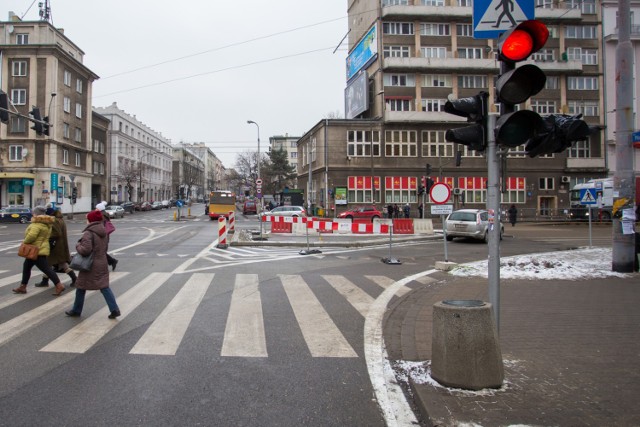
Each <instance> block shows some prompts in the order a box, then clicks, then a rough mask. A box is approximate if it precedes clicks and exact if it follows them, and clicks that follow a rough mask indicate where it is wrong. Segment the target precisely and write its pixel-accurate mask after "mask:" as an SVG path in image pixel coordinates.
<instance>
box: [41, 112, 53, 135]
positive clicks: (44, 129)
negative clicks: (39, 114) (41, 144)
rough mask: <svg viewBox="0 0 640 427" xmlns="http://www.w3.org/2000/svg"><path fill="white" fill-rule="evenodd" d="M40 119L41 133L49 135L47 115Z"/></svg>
mask: <svg viewBox="0 0 640 427" xmlns="http://www.w3.org/2000/svg"><path fill="white" fill-rule="evenodd" d="M42 121H43V122H44V123H43V124H42V133H43V134H44V135H46V136H49V127H50V126H51V125H49V116H46V117H43V118H42Z"/></svg>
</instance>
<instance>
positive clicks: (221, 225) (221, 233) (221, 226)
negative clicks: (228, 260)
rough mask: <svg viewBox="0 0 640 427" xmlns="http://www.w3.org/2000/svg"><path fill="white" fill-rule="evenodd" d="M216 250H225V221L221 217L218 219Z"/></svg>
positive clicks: (226, 246)
mask: <svg viewBox="0 0 640 427" xmlns="http://www.w3.org/2000/svg"><path fill="white" fill-rule="evenodd" d="M216 247H217V248H220V249H227V248H228V247H229V245H227V220H226V219H224V217H223V216H221V217H220V218H218V244H217V245H216Z"/></svg>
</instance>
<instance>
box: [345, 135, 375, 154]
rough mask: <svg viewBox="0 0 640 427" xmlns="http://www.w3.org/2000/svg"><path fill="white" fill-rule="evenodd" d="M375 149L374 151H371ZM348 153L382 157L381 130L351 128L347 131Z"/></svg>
mask: <svg viewBox="0 0 640 427" xmlns="http://www.w3.org/2000/svg"><path fill="white" fill-rule="evenodd" d="M371 150H373V152H372V151H371ZM372 153H373V154H372ZM347 155H349V156H353V157H371V156H374V157H380V131H377V130H373V131H372V130H350V131H348V132H347Z"/></svg>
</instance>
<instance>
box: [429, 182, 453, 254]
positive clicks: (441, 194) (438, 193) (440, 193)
mask: <svg viewBox="0 0 640 427" xmlns="http://www.w3.org/2000/svg"><path fill="white" fill-rule="evenodd" d="M429 197H430V198H431V201H432V202H433V203H434V204H435V205H436V206H431V213H432V214H433V213H434V209H435V211H436V212H439V213H440V222H441V223H442V234H443V236H444V238H443V239H442V240H443V241H444V262H449V253H448V252H447V217H446V215H445V212H446V211H447V210H448V208H445V207H444V206H449V207H451V208H452V210H453V206H452V205H445V203H447V202H448V201H449V199H450V198H451V187H449V186H448V185H447V184H445V183H444V182H437V183H435V184H433V186H432V187H431V190H430V191H429ZM448 213H451V212H448Z"/></svg>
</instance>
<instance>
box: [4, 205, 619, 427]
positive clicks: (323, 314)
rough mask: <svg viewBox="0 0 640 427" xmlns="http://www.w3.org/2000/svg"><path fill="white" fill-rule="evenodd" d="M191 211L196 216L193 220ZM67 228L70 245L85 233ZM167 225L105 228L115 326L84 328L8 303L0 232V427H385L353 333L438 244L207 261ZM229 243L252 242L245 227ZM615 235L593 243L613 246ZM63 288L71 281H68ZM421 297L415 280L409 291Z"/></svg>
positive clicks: (480, 247)
mask: <svg viewBox="0 0 640 427" xmlns="http://www.w3.org/2000/svg"><path fill="white" fill-rule="evenodd" d="M201 210H202V209H199V206H196V207H194V208H193V213H194V214H197V215H199V214H200V212H199V211H201ZM76 217H77V218H76V221H69V222H68V227H69V234H70V235H69V241H70V243H72V246H73V242H75V240H76V239H77V238H78V236H79V235H80V232H81V230H82V228H83V226H84V224H83V223H82V221H81V220H80V218H78V216H76ZM172 218H173V216H172V213H171V212H168V211H157V212H145V213H136V214H133V215H127V216H126V217H125V218H124V219H118V220H115V221H114V223H115V225H116V227H117V230H116V233H115V234H114V235H113V237H112V239H111V248H110V253H112V254H113V255H114V256H115V257H116V258H118V259H119V260H120V262H119V264H118V267H117V270H116V271H115V272H114V273H113V274H112V279H111V282H112V289H113V291H114V293H115V295H116V297H117V299H118V303H119V304H120V306H121V311H122V313H123V315H122V317H121V318H119V319H118V320H109V319H107V314H108V311H107V309H106V304H105V303H104V301H103V299H102V297H101V295H100V294H99V293H96V292H94V293H90V294H89V295H91V296H89V297H88V298H87V301H86V304H85V310H84V312H83V315H82V317H81V318H68V317H66V316H65V315H64V314H63V312H64V310H65V309H68V308H69V307H70V305H71V303H72V299H73V292H72V291H66V292H65V294H64V295H63V296H62V297H60V298H54V297H52V296H51V295H50V293H51V292H50V289H51V288H49V290H47V291H43V292H42V291H40V289H39V288H34V287H32V284H33V283H35V282H36V280H38V279H39V277H40V274H38V273H36V271H35V270H34V274H33V277H32V279H31V281H30V286H29V289H28V291H29V293H28V294H27V295H13V294H12V293H11V289H12V288H13V287H15V286H17V285H18V282H19V280H20V278H19V273H20V271H21V265H22V260H21V259H20V258H19V257H17V256H16V255H15V253H16V251H17V245H18V244H19V241H20V239H21V238H22V234H23V232H24V228H25V226H24V225H21V224H11V225H6V226H4V225H3V226H1V227H0V259H1V260H2V261H1V265H2V267H0V360H2V365H3V380H2V381H1V382H0V414H1V415H0V425H11V426H17V425H29V426H34V425H52V426H54V425H67V426H75V425H83V426H86V425H237V426H253V425H261V426H263V425H278V426H283V425H296V426H297V425H323V426H330V425H336V426H344V425H368V426H375V425H384V419H383V416H382V414H381V411H380V408H379V407H378V405H377V403H376V401H375V399H374V392H373V389H372V381H375V379H371V378H369V370H368V369H367V363H366V359H367V354H366V348H367V346H366V344H367V340H369V339H371V337H368V336H366V335H365V334H364V333H363V331H364V329H365V328H364V325H365V319H366V316H367V315H369V314H370V313H368V311H367V310H368V309H369V307H371V304H372V302H373V301H374V300H375V298H377V297H378V296H379V295H380V294H381V293H382V292H383V291H384V289H386V288H387V287H388V286H390V285H391V284H392V283H394V282H396V281H398V280H402V279H404V278H405V277H407V276H411V275H413V274H416V273H419V272H421V271H424V270H427V269H430V268H432V266H433V264H434V263H435V262H436V261H439V260H442V256H443V255H442V254H443V245H444V242H443V241H442V240H440V241H425V242H410V243H405V244H402V245H395V246H394V247H393V255H394V256H395V257H397V258H399V259H401V260H402V262H403V263H402V265H400V266H394V265H387V264H384V263H382V262H380V260H381V258H383V257H386V256H388V254H389V248H388V246H387V245H379V246H376V247H371V248H365V249H362V248H361V249H348V248H327V249H325V250H323V251H322V253H321V254H318V255H312V256H301V255H299V254H298V252H299V249H300V248H294V247H249V248H247V247H233V246H232V247H230V248H228V249H226V250H225V249H218V248H215V247H212V245H211V243H212V242H213V241H214V240H215V238H216V237H217V224H215V222H213V221H209V220H208V219H207V218H206V217H204V216H201V217H197V218H196V219H195V220H190V221H180V222H174V221H171V219H172ZM237 227H238V228H251V229H257V221H256V217H255V216H250V217H244V216H242V215H239V216H238V218H237ZM505 234H506V236H505V239H504V240H503V243H502V244H501V253H502V254H505V255H507V254H516V253H526V252H541V251H549V250H557V249H566V248H571V247H578V246H586V245H588V243H589V236H588V230H587V228H586V226H566V225H563V226H559V227H555V226H543V227H541V226H538V225H527V224H518V225H517V226H516V227H513V228H512V227H510V226H508V227H507V228H506V230H505ZM610 234H611V233H610V228H609V227H607V226H604V227H594V232H593V243H594V244H595V245H605V246H607V245H610V244H611V238H610ZM447 245H448V252H449V258H450V260H452V261H456V262H467V261H474V260H478V259H484V258H486V251H487V246H486V245H484V244H482V243H476V242H466V241H460V240H455V241H453V242H448V243H447ZM67 280H68V279H67ZM417 286H420V282H419V281H412V282H409V283H408V284H407V287H408V288H412V287H417Z"/></svg>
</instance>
